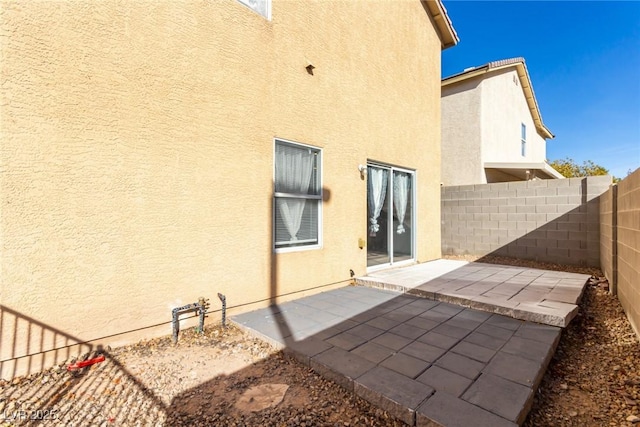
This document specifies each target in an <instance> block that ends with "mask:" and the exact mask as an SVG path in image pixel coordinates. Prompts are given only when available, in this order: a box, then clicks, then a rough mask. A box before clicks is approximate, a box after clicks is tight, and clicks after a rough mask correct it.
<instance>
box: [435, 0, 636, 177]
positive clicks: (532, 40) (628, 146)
mask: <svg viewBox="0 0 640 427" xmlns="http://www.w3.org/2000/svg"><path fill="white" fill-rule="evenodd" d="M443 3H444V5H445V7H446V8H447V11H448V13H449V17H450V18H451V20H452V22H453V26H454V28H455V29H456V31H457V32H458V36H459V37H460V43H459V44H458V45H457V46H454V47H452V48H449V49H447V50H445V51H444V52H443V53H442V75H443V77H446V76H450V75H452V74H456V73H458V72H461V71H462V70H464V69H465V68H468V67H472V66H478V65H483V64H486V63H487V62H490V61H496V60H499V59H506V58H513V57H518V56H522V57H524V58H525V61H526V64H527V69H528V70H529V75H530V77H531V81H532V84H533V89H534V92H535V94H536V99H537V101H538V106H539V107H540V112H541V114H542V120H543V122H544V123H545V125H546V126H547V127H548V128H549V129H550V130H551V132H552V133H553V134H554V135H555V136H556V137H555V139H551V140H548V141H547V158H548V159H549V160H554V159H561V158H565V157H571V158H572V159H574V160H576V161H577V162H578V163H582V162H583V161H584V160H592V161H594V162H595V163H597V164H599V165H601V166H604V167H605V168H607V169H609V172H610V173H611V174H612V175H615V176H617V177H625V176H626V175H627V171H628V170H629V169H631V170H635V169H637V168H638V167H640V1H604V2H599V1H461V0H444V1H443Z"/></svg>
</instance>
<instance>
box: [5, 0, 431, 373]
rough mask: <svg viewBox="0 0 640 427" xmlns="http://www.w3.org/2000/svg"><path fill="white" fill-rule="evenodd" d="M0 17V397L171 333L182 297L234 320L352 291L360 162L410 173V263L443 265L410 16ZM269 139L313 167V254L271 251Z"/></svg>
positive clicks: (157, 9) (357, 267)
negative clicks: (314, 295) (70, 361)
mask: <svg viewBox="0 0 640 427" xmlns="http://www.w3.org/2000/svg"><path fill="white" fill-rule="evenodd" d="M1 7H2V14H1V28H0V31H1V33H0V34H2V37H0V43H1V46H0V48H1V49H0V52H1V53H0V54H1V55H2V56H1V64H2V65H1V71H0V73H1V74H0V79H1V83H2V84H1V85H0V96H1V104H0V108H1V109H2V110H1V117H0V125H1V134H2V146H1V149H0V172H1V175H0V185H1V194H0V197H1V199H0V202H1V210H0V215H1V217H0V233H1V234H0V239H1V242H2V245H1V248H0V250H1V253H0V256H1V277H0V280H1V281H0V310H2V311H0V316H1V321H0V325H1V326H0V328H1V329H0V334H1V336H0V339H1V342H0V344H1V345H0V347H1V350H0V364H1V366H0V370H1V374H2V377H4V378H6V377H10V376H12V375H16V374H21V373H24V372H27V371H33V370H37V369H41V368H43V367H46V366H48V365H50V364H52V363H53V362H56V361H60V359H62V358H64V357H67V356H69V355H73V353H74V352H76V353H77V352H78V351H85V350H86V348H87V346H84V347H82V348H78V347H73V344H74V343H77V342H88V343H89V345H90V346H94V347H90V348H95V345H98V344H103V345H104V344H107V343H110V344H112V345H119V344H124V343H127V342H130V341H132V340H134V339H139V338H141V337H151V336H155V335H160V334H168V333H170V325H169V324H168V322H169V321H170V319H171V309H172V308H174V307H176V306H179V305H183V304H187V303H191V302H195V301H197V299H198V297H199V296H204V297H206V298H210V299H211V303H212V308H218V307H219V301H218V300H217V298H216V294H217V293H218V292H220V293H223V294H225V295H226V296H227V303H228V305H229V306H231V307H233V306H238V305H243V307H242V310H246V309H250V308H254V307H257V306H258V305H260V304H262V305H264V304H266V303H267V302H266V301H265V300H268V299H270V298H273V297H275V296H278V295H284V294H288V293H291V292H295V291H300V290H304V289H309V288H313V287H318V286H321V285H326V284H330V283H334V282H339V281H345V280H347V279H349V270H350V269H353V270H354V271H355V272H356V273H357V274H363V273H364V272H365V270H366V248H365V249H360V248H359V247H358V239H359V238H363V239H365V238H366V227H367V219H366V181H364V180H361V178H360V174H359V172H358V164H364V163H366V162H367V160H368V159H373V160H377V161H381V162H386V163H389V164H392V165H398V166H402V167H406V168H411V169H415V170H416V171H417V172H416V177H417V202H418V207H417V217H418V220H417V221H418V223H417V229H418V239H417V248H416V249H417V260H418V261H426V260H429V259H434V258H438V257H439V256H440V226H439V222H440V210H439V203H438V200H439V191H440V190H439V180H440V173H439V167H440V148H439V138H440V107H439V99H440V39H439V38H438V35H437V33H436V31H435V29H434V26H433V24H432V21H431V18H430V17H429V15H428V13H427V12H426V10H425V8H424V7H423V5H422V4H421V2H420V1H418V0H415V1H413V0H403V1H357V2H353V1H312V2H298V1H284V0H283V1H278V0H274V1H273V8H272V16H273V18H272V20H271V21H268V20H266V19H264V18H263V17H262V16H260V15H258V14H256V13H254V12H253V11H251V10H250V9H249V8H247V7H245V6H244V5H242V4H240V3H239V2H236V1H233V0H216V1H186V2H174V1H155V2H148V1H132V2H121V1H103V2H93V1H56V2H31V1H26V0H25V1H16V2H3V3H2V4H1ZM309 63H312V64H313V65H314V66H315V70H314V75H310V74H308V73H307V71H306V69H305V67H306V66H307V65H308V64H309ZM274 137H280V138H285V139H288V140H293V141H297V142H301V143H305V144H309V145H313V146H316V147H319V148H322V149H323V159H322V160H323V172H322V174H323V181H322V182H323V187H324V189H325V190H324V198H325V201H324V202H323V227H322V230H323V231H322V233H323V234H322V236H323V246H322V248H321V249H317V250H308V251H299V252H292V253H282V254H275V253H274V252H273V250H272V236H271V228H272V191H273V184H272V179H273V167H274V166H273V150H274V142H273V139H274ZM344 283H346V282H343V284H344ZM300 295H302V294H297V295H296V296H300ZM257 301H262V302H260V303H256V304H251V303H255V302H257ZM217 316H218V314H215V315H213V314H212V315H211V316H210V317H209V319H208V321H213V320H217ZM190 324H193V323H190ZM183 327H184V326H183ZM47 351H49V352H48V353H46V354H45V355H44V356H43V355H42V353H43V352H47Z"/></svg>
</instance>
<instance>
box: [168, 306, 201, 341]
mask: <svg viewBox="0 0 640 427" xmlns="http://www.w3.org/2000/svg"><path fill="white" fill-rule="evenodd" d="M207 301H208V300H206V299H205V298H204V297H200V298H198V302H194V303H193V304H187V305H183V306H182V307H176V308H174V309H173V310H171V324H172V326H173V343H174V344H175V343H177V342H178V332H180V322H178V316H179V315H180V313H181V312H187V311H196V312H198V314H199V315H200V322H199V324H198V332H200V333H203V332H204V315H205V314H206V312H207V307H208V306H209V304H208V302H207Z"/></svg>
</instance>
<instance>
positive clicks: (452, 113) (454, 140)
mask: <svg viewBox="0 0 640 427" xmlns="http://www.w3.org/2000/svg"><path fill="white" fill-rule="evenodd" d="M441 106H442V160H441V167H442V184H443V185H444V186H451V185H465V184H474V183H481V182H483V179H484V173H483V168H482V140H481V132H480V129H481V126H482V125H481V123H480V120H481V118H482V86H481V85H480V80H479V79H471V80H463V81H461V82H459V83H456V84H452V85H448V86H444V87H443V88H442V102H441Z"/></svg>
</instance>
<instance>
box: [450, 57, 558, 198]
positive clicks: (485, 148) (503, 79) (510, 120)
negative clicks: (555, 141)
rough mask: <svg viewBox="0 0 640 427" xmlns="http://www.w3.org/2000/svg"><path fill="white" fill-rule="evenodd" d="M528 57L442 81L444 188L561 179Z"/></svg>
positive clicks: (472, 70)
mask: <svg viewBox="0 0 640 427" xmlns="http://www.w3.org/2000/svg"><path fill="white" fill-rule="evenodd" d="M550 138H553V134H552V133H551V131H550V130H549V129H547V127H546V126H545V125H544V123H543V122H542V116H541V115H540V109H539V107H538V103H537V101H536V97H535V94H534V92H533V86H532V85H531V79H530V78H529V73H528V71H527V66H526V65H525V62H524V59H523V58H513V59H505V60H502V61H495V62H489V63H488V64H485V65H483V66H480V67H472V68H468V69H466V70H464V71H463V72H462V73H459V74H455V75H453V76H450V77H447V78H444V79H443V80H442V184H443V185H445V186H450V185H468V184H485V183H490V182H504V181H522V180H529V179H555V178H562V175H560V173H558V172H557V171H556V170H555V169H553V168H552V167H551V166H549V164H548V163H547V162H546V140H547V139H550Z"/></svg>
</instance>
